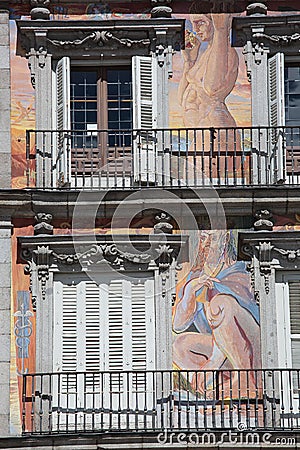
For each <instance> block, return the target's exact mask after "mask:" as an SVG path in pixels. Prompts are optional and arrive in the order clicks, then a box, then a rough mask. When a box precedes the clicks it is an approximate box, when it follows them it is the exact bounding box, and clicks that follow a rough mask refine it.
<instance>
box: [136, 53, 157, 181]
mask: <svg viewBox="0 0 300 450" xmlns="http://www.w3.org/2000/svg"><path fill="white" fill-rule="evenodd" d="M132 71H133V74H132V84H133V128H134V129H135V130H145V131H144V132H143V131H139V132H137V133H135V136H134V141H133V152H134V179H135V181H140V182H141V181H142V182H154V181H155V171H156V164H155V160H156V147H157V146H156V142H155V137H156V135H155V133H154V132H153V133H152V132H151V130H154V129H155V128H157V96H156V92H157V70H156V65H155V63H154V59H153V58H152V57H151V56H134V57H133V59H132Z"/></svg>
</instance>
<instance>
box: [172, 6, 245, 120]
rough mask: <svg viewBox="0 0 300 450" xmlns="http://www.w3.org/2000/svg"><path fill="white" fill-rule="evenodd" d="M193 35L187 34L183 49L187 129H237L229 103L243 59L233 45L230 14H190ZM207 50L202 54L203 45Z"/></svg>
mask: <svg viewBox="0 0 300 450" xmlns="http://www.w3.org/2000/svg"><path fill="white" fill-rule="evenodd" d="M190 21H191V23H192V25H193V30H194V32H195V34H194V33H193V32H190V31H188V30H187V31H186V40H187V43H186V47H185V49H184V50H182V52H181V53H182V56H183V60H184V67H183V75H182V78H181V80H180V83H179V88H178V95H179V101H180V104H181V106H182V108H183V120H184V125H185V126H186V127H211V126H214V127H235V126H236V123H235V120H234V118H233V117H232V115H231V114H230V112H229V111H228V109H227V106H226V104H225V99H226V97H227V96H228V95H229V94H230V92H231V91H232V89H233V87H234V85H235V82H236V79H237V75H238V64H239V58H238V54H237V52H236V50H235V49H234V48H233V47H231V45H230V42H229V34H230V24H231V16H230V15H229V14H213V15H210V14H205V15H200V14H198V15H195V14H191V15H190ZM205 42H207V47H206V49H205V50H204V51H201V47H202V43H205Z"/></svg>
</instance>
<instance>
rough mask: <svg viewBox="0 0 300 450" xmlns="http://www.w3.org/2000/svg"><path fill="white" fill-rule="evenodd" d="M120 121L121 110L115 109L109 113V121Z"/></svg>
mask: <svg viewBox="0 0 300 450" xmlns="http://www.w3.org/2000/svg"><path fill="white" fill-rule="evenodd" d="M118 119H119V110H117V109H115V110H114V109H113V110H109V111H108V121H109V122H111V121H118Z"/></svg>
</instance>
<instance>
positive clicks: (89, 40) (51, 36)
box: [17, 18, 185, 59]
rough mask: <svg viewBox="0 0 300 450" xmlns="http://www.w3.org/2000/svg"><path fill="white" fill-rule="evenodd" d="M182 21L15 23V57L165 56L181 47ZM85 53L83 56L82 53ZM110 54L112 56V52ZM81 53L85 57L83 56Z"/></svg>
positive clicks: (158, 19) (48, 21) (182, 36)
mask: <svg viewBox="0 0 300 450" xmlns="http://www.w3.org/2000/svg"><path fill="white" fill-rule="evenodd" d="M184 22H185V21H184V20H183V19H172V20H169V19H166V18H157V19H155V18H153V19H145V20H143V21H142V26H141V21H138V20H117V21H114V20H105V21H100V20H99V21H96V20H92V21H91V20H74V21H64V22H62V21H54V20H43V21H42V20H34V21H29V20H18V21H17V27H18V41H17V54H18V55H20V56H26V57H27V58H28V57H29V56H33V55H35V56H39V58H40V57H43V56H47V54H50V55H51V56H52V58H53V59H59V58H61V57H63V56H70V57H71V58H81V59H87V58H89V59H93V58H97V59H98V58H99V56H100V55H102V56H103V57H112V56H114V57H115V56H116V55H115V54H114V51H117V50H118V49H119V51H120V52H121V53H120V54H119V55H118V57H120V58H126V57H127V58H129V57H131V56H133V55H134V54H137V55H149V54H151V53H152V54H154V55H155V54H159V55H161V54H163V55H164V57H168V54H169V53H170V52H171V55H172V52H173V51H174V50H175V49H178V50H180V48H181V47H182V46H183V45H184ZM84 52H86V54H85V53H84ZM112 52H113V53H112ZM84 54H85V56H83V55H84Z"/></svg>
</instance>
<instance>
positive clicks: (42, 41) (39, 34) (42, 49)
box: [35, 30, 48, 69]
mask: <svg viewBox="0 0 300 450" xmlns="http://www.w3.org/2000/svg"><path fill="white" fill-rule="evenodd" d="M35 48H36V51H35V57H36V59H37V66H38V67H39V68H41V69H43V68H44V67H45V65H46V58H47V54H48V49H47V31H44V30H43V31H39V30H36V31H35Z"/></svg>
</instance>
